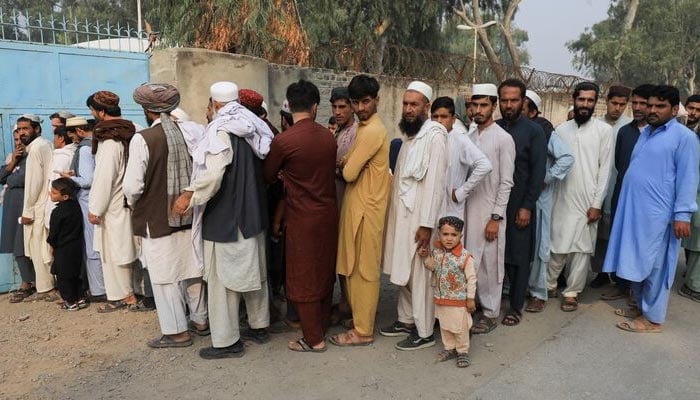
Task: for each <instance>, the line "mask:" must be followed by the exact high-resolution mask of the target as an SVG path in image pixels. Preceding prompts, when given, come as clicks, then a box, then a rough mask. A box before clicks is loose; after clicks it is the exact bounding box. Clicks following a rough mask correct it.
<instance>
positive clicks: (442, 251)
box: [418, 217, 476, 368]
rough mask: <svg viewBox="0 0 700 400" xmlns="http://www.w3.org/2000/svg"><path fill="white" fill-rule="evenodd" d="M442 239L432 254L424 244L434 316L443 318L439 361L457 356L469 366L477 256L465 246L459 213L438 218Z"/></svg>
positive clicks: (461, 365) (421, 251) (421, 253)
mask: <svg viewBox="0 0 700 400" xmlns="http://www.w3.org/2000/svg"><path fill="white" fill-rule="evenodd" d="M438 228H439V233H438V236H439V241H438V242H436V243H435V248H434V249H433V252H432V255H430V254H429V252H428V250H427V249H425V248H421V249H419V250H418V255H419V256H421V257H422V258H423V265H424V266H425V268H427V269H428V270H430V271H432V272H433V290H434V300H435V316H436V317H437V319H438V320H439V321H440V336H441V337H442V344H443V346H444V348H445V349H444V350H443V351H442V352H440V354H438V357H437V361H438V362H441V361H447V360H451V359H453V358H456V359H457V367H459V368H464V367H468V366H469V364H470V363H471V361H470V360H469V329H470V328H471V326H472V317H471V314H470V313H472V312H474V310H475V308H476V305H475V303H474V296H475V294H476V271H475V270H474V258H473V257H472V255H471V254H470V253H469V252H468V251H467V250H465V249H464V247H462V228H464V222H463V221H462V220H461V219H459V218H457V217H443V218H440V221H439V222H438Z"/></svg>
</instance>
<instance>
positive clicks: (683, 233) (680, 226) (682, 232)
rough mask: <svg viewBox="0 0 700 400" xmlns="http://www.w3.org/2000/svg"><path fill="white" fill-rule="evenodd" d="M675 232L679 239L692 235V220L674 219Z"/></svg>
mask: <svg viewBox="0 0 700 400" xmlns="http://www.w3.org/2000/svg"><path fill="white" fill-rule="evenodd" d="M673 233H674V234H675V235H676V238H678V239H683V238H687V237H690V222H685V221H673Z"/></svg>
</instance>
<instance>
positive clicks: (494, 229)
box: [484, 220, 499, 242]
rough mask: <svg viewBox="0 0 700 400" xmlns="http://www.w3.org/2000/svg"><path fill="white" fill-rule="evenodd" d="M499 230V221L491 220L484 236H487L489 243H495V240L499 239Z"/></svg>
mask: <svg viewBox="0 0 700 400" xmlns="http://www.w3.org/2000/svg"><path fill="white" fill-rule="evenodd" d="M498 228H499V222H498V221H494V220H490V221H489V222H488V223H487V224H486V229H485V230H484V234H485V236H486V240H487V241H489V242H493V241H494V240H496V238H497V237H498Z"/></svg>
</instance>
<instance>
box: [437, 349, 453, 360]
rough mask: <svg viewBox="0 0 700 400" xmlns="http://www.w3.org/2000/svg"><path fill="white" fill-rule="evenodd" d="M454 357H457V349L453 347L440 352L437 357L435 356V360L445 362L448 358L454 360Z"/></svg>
mask: <svg viewBox="0 0 700 400" xmlns="http://www.w3.org/2000/svg"><path fill="white" fill-rule="evenodd" d="M453 358H457V350H456V349H452V350H443V351H441V352H440V353H438V355H437V358H435V362H436V363H439V362H443V361H447V360H452V359H453Z"/></svg>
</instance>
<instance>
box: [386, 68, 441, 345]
mask: <svg viewBox="0 0 700 400" xmlns="http://www.w3.org/2000/svg"><path fill="white" fill-rule="evenodd" d="M432 97H433V90H432V88H431V87H430V86H428V85H427V84H425V83H423V82H419V81H415V82H411V83H410V84H409V85H408V88H407V89H406V92H405V93H404V96H403V110H402V115H401V122H399V128H400V129H401V131H402V133H403V134H404V135H405V138H404V143H403V145H402V146H401V150H400V151H399V155H398V159H397V162H396V169H395V170H394V177H395V178H394V181H393V187H392V194H391V196H390V199H391V200H390V202H389V209H388V212H387V227H386V239H385V245H384V246H385V247H384V263H383V264H384V273H385V274H388V275H389V276H390V280H391V282H392V283H393V284H395V285H398V286H399V301H398V320H397V321H396V322H394V323H393V324H392V325H390V326H388V327H384V328H382V329H380V331H379V332H380V333H381V334H382V335H384V336H404V335H408V337H407V338H406V339H405V340H402V341H401V342H399V343H397V344H396V348H397V349H399V350H416V349H421V348H425V347H430V346H433V345H435V338H434V336H433V325H434V323H435V310H434V306H433V290H432V287H431V284H430V272H429V271H428V270H427V269H425V268H424V267H423V263H422V260H421V258H420V257H419V256H417V255H416V250H417V249H418V248H428V249H429V248H430V243H431V237H432V236H433V228H435V227H436V225H437V221H438V219H439V218H440V217H441V215H439V213H440V211H441V209H442V206H443V201H444V197H445V190H446V189H445V179H446V175H447V156H446V154H447V153H446V151H447V130H446V129H445V127H444V126H443V125H442V124H440V123H439V122H435V121H431V120H430V118H429V112H430V101H431V100H432Z"/></svg>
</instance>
